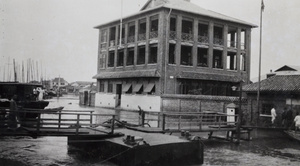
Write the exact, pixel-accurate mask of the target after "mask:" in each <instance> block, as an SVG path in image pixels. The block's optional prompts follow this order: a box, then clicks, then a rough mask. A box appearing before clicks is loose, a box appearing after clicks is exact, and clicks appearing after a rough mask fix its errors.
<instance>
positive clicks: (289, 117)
mask: <svg viewBox="0 0 300 166" xmlns="http://www.w3.org/2000/svg"><path fill="white" fill-rule="evenodd" d="M285 121H286V126H285V127H287V128H288V129H290V128H291V127H292V124H293V110H292V109H289V110H288V111H287V113H286V117H285Z"/></svg>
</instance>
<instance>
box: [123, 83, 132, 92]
mask: <svg viewBox="0 0 300 166" xmlns="http://www.w3.org/2000/svg"><path fill="white" fill-rule="evenodd" d="M130 87H131V84H126V85H125V86H124V87H123V89H122V92H128V90H129V89H130Z"/></svg>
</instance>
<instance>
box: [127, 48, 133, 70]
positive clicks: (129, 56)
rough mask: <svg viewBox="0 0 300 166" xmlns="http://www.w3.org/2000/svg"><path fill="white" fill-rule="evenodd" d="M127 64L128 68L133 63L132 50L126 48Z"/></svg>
mask: <svg viewBox="0 0 300 166" xmlns="http://www.w3.org/2000/svg"><path fill="white" fill-rule="evenodd" d="M127 51H128V52H127V62H126V65H127V66H130V65H133V63H134V48H128V50H127Z"/></svg>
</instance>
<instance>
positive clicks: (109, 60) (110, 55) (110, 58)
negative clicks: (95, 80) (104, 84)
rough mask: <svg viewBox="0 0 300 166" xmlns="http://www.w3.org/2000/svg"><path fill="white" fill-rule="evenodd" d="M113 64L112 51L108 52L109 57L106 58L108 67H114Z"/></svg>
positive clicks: (113, 55) (113, 56)
mask: <svg viewBox="0 0 300 166" xmlns="http://www.w3.org/2000/svg"><path fill="white" fill-rule="evenodd" d="M114 63H115V52H114V51H110V52H109V57H108V64H107V66H108V67H114Z"/></svg>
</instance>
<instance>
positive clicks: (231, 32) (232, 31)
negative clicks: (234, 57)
mask: <svg viewBox="0 0 300 166" xmlns="http://www.w3.org/2000/svg"><path fill="white" fill-rule="evenodd" d="M227 38H228V44H227V47H231V48H237V28H234V27H229V28H228V35H227Z"/></svg>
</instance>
